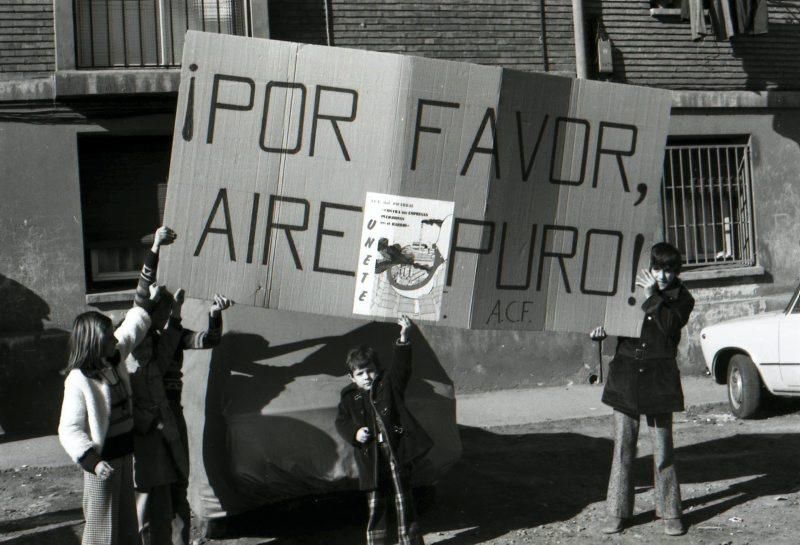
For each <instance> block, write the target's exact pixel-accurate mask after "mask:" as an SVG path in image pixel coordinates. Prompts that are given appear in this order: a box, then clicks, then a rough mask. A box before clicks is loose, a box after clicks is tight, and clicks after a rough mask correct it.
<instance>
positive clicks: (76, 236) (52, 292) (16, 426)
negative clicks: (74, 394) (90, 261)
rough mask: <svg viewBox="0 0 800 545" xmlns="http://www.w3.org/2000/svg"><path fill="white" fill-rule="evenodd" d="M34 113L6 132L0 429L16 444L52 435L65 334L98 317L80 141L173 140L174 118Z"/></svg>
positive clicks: (0, 223)
mask: <svg viewBox="0 0 800 545" xmlns="http://www.w3.org/2000/svg"><path fill="white" fill-rule="evenodd" d="M54 109H55V110H58V108H54ZM35 111H38V110H31V111H30V112H28V113H29V114H30V116H29V117H28V118H27V120H28V122H23V123H14V122H4V123H2V124H0V149H2V150H3V159H4V160H3V162H2V165H1V166H0V188H2V199H0V303H2V307H3V311H2V312H0V426H2V428H3V429H4V430H5V431H6V433H7V434H9V435H10V434H32V433H40V432H47V433H52V432H54V431H55V426H56V423H57V417H58V408H59V407H60V404H61V395H62V387H63V386H62V384H63V382H62V379H61V376H60V375H59V374H58V371H59V370H60V369H63V367H64V366H65V364H66V355H67V332H68V331H69V329H70V328H71V326H72V320H73V319H74V318H75V316H76V315H77V314H79V313H80V312H83V311H85V310H89V309H91V308H92V307H90V306H88V305H87V304H86V282H85V269H84V252H83V233H82V223H81V201H80V185H79V182H78V149H77V135H78V134H79V133H88V132H91V133H96V132H109V131H110V132H114V133H115V134H170V133H171V132H172V117H171V116H164V115H152V116H139V117H133V118H129V119H107V120H102V121H97V122H86V121H84V122H81V121H80V120H81V116H80V115H79V113H78V112H76V111H73V110H68V109H66V108H61V109H60V111H59V112H58V113H57V114H56V113H53V115H52V116H51V117H50V118H49V119H46V120H45V122H42V121H43V120H42V119H41V117H38V116H37V115H38V114H36V113H35ZM17 113H18V114H20V116H23V117H24V111H18V112H17Z"/></svg>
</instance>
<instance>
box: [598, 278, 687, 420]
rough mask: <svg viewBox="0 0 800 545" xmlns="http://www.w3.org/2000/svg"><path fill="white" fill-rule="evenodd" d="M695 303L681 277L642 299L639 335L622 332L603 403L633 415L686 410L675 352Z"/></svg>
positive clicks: (604, 392) (612, 362) (604, 391)
mask: <svg viewBox="0 0 800 545" xmlns="http://www.w3.org/2000/svg"><path fill="white" fill-rule="evenodd" d="M693 308H694V298H692V296H691V294H690V293H689V290H687V289H686V287H685V286H684V285H683V284H682V283H681V281H680V280H678V279H675V281H674V282H673V283H672V284H671V285H670V287H668V288H667V289H666V290H664V291H657V292H656V293H654V294H653V295H652V296H650V297H649V298H648V299H647V300H646V301H645V302H644V303H643V304H642V310H644V313H645V316H644V323H643V324H642V332H641V335H640V336H639V338H632V337H620V339H619V341H618V343H617V351H616V354H615V355H614V359H613V360H612V361H611V366H610V369H609V372H608V379H607V380H606V386H605V389H604V390H603V403H605V404H606V405H610V406H611V407H613V408H615V409H617V410H619V411H621V412H624V413H627V414H630V415H640V414H660V413H670V412H675V411H682V410H684V406H683V389H682V388H681V376H680V371H679V370H678V364H677V362H676V361H675V357H676V355H677V351H678V343H679V342H680V340H681V329H682V328H683V326H685V325H686V322H687V321H688V320H689V315H690V314H691V312H692V309H693Z"/></svg>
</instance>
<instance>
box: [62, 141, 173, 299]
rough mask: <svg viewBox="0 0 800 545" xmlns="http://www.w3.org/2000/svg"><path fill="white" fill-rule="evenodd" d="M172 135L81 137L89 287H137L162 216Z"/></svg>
mask: <svg viewBox="0 0 800 545" xmlns="http://www.w3.org/2000/svg"><path fill="white" fill-rule="evenodd" d="M171 142H172V138H171V137H169V136H144V137H142V136H111V137H110V136H94V135H91V136H89V135H81V136H79V138H78V161H79V169H80V185H81V209H82V212H81V213H82V217H83V237H84V249H85V262H86V285H87V290H88V291H89V292H98V291H109V290H120V289H128V288H133V287H135V286H136V278H137V276H138V273H139V270H140V269H141V266H142V261H143V259H144V255H145V252H146V251H147V245H146V244H144V243H142V240H141V239H142V237H144V236H146V235H148V234H151V233H152V232H153V231H154V230H155V228H156V227H157V226H158V225H159V223H160V221H161V218H162V217H163V210H164V201H165V197H166V181H167V176H168V174H169V154H170V146H171Z"/></svg>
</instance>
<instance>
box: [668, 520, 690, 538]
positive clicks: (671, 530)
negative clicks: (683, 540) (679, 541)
mask: <svg viewBox="0 0 800 545" xmlns="http://www.w3.org/2000/svg"><path fill="white" fill-rule="evenodd" d="M664 533H665V534H667V535H668V536H682V535H683V534H685V533H686V527H685V526H684V525H683V521H682V520H681V519H679V518H677V519H664Z"/></svg>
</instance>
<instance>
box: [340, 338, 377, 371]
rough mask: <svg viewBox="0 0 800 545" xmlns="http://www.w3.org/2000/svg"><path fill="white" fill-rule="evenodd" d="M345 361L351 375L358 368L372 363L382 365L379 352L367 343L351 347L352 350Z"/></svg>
mask: <svg viewBox="0 0 800 545" xmlns="http://www.w3.org/2000/svg"><path fill="white" fill-rule="evenodd" d="M345 363H346V364H347V370H348V371H349V372H350V374H351V375H352V374H353V373H354V372H355V371H356V370H357V369H363V368H365V367H369V366H370V365H373V366H375V367H376V368H377V367H380V362H379V361H378V354H377V353H376V352H375V350H373V348H372V347H371V346H367V345H365V344H362V345H360V346H356V347H355V348H352V349H350V351H349V352H348V353H347V358H346V359H345Z"/></svg>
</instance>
